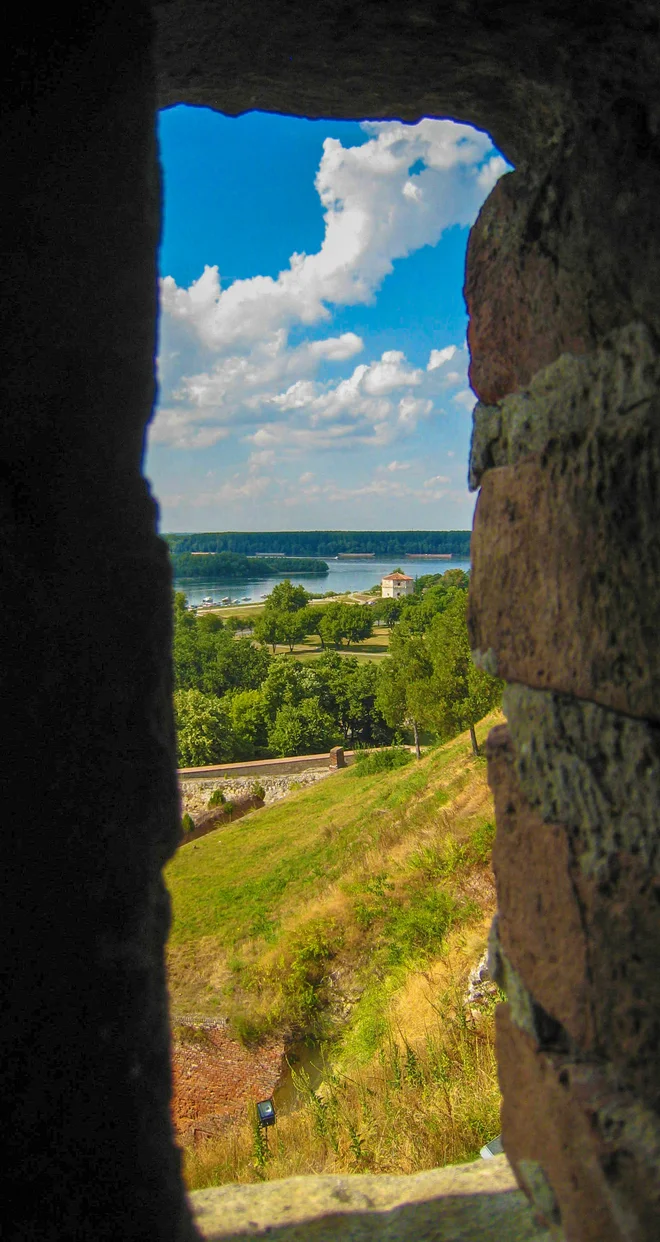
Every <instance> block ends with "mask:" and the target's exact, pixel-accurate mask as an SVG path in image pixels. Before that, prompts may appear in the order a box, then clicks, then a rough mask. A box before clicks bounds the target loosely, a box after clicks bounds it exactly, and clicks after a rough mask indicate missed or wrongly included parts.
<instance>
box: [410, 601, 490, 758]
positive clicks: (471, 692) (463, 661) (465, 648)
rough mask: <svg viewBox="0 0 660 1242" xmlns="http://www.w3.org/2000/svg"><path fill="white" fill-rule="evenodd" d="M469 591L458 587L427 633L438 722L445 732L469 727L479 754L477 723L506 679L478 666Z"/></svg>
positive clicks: (486, 711) (435, 713)
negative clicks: (469, 621) (471, 631)
mask: <svg viewBox="0 0 660 1242" xmlns="http://www.w3.org/2000/svg"><path fill="white" fill-rule="evenodd" d="M467 603H468V601H467V593H466V592H465V591H456V593H455V594H454V596H453V598H452V599H451V601H450V603H449V605H448V607H447V608H446V609H445V611H444V612H442V613H440V614H439V615H438V616H436V617H435V618H434V620H433V622H432V623H431V626H430V627H429V630H428V634H427V642H428V650H429V653H430V656H431V659H432V661H433V701H434V717H435V722H436V726H437V727H438V729H439V730H440V732H441V733H442V734H444V735H447V734H449V735H451V734H452V733H460V732H461V731H462V730H463V729H469V730H470V739H471V741H472V750H473V752H474V754H475V755H478V754H479V747H478V744H477V735H476V732H475V728H474V726H475V725H476V724H478V722H479V721H480V720H483V718H484V716H485V715H486V714H487V713H488V712H489V711H492V709H493V708H494V707H496V706H497V705H498V704H499V703H500V702H501V699H502V689H503V682H501V681H500V680H499V679H498V678H496V677H490V676H489V674H488V673H485V672H484V671H483V669H480V668H477V666H476V665H475V663H474V661H473V659H472V654H471V651H470V640H469V637H468V630H467V620H466V618H467Z"/></svg>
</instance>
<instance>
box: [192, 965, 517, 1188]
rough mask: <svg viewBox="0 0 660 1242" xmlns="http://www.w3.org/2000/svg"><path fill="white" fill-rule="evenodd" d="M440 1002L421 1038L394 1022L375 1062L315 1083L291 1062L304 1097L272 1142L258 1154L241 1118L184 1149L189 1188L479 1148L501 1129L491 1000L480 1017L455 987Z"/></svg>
mask: <svg viewBox="0 0 660 1242" xmlns="http://www.w3.org/2000/svg"><path fill="white" fill-rule="evenodd" d="M434 1007H435V1008H436V1009H437V1010H438V1011H440V1012H442V1013H443V1015H444V1016H443V1020H442V1022H440V1021H437V1020H434V1023H433V1025H432V1026H431V1027H430V1028H429V1030H428V1031H427V1033H426V1036H425V1038H424V1040H423V1041H421V1042H420V1043H419V1044H417V1045H413V1044H412V1043H411V1042H409V1041H406V1040H405V1039H402V1037H401V1035H400V1033H399V1032H397V1031H395V1030H393V1029H392V1028H391V1027H388V1029H387V1031H386V1034H385V1036H384V1038H383V1040H382V1042H381V1045H380V1047H379V1049H378V1052H377V1054H376V1055H375V1056H374V1057H373V1059H372V1060H371V1061H370V1063H369V1064H368V1065H367V1066H364V1067H363V1068H362V1069H361V1070H357V1071H354V1072H353V1073H351V1074H350V1076H349V1075H348V1074H342V1073H341V1072H338V1071H335V1072H332V1071H328V1074H327V1077H326V1081H325V1082H324V1083H323V1084H322V1086H321V1087H320V1088H318V1090H317V1091H313V1090H312V1088H311V1086H310V1083H309V1079H308V1077H307V1075H306V1074H305V1073H304V1072H302V1071H301V1072H297V1071H296V1070H293V1071H292V1077H293V1080H294V1084H295V1086H296V1089H297V1092H298V1097H299V1100H300V1104H299V1107H298V1108H297V1110H296V1111H294V1112H291V1113H289V1114H288V1115H285V1116H281V1117H280V1118H279V1120H278V1124H277V1132H278V1133H277V1143H276V1144H274V1145H273V1150H271V1151H269V1152H268V1153H267V1154H265V1153H263V1152H260V1153H258V1152H257V1146H256V1144H257V1138H256V1133H255V1131H254V1130H253V1129H252V1128H251V1125H250V1124H249V1123H248V1121H247V1120H246V1121H245V1123H242V1124H241V1123H236V1124H235V1125H234V1126H231V1127H228V1128H227V1130H226V1131H225V1132H224V1133H223V1134H222V1135H220V1136H218V1137H217V1138H213V1139H210V1140H208V1141H207V1142H206V1143H205V1144H204V1146H202V1147H196V1148H191V1149H189V1150H186V1151H185V1152H184V1163H185V1174H186V1181H187V1183H188V1186H189V1188H190V1189H195V1188H198V1187H201V1186H209V1185H220V1184H222V1183H224V1182H229V1181H237V1182H246V1181H255V1180H263V1179H268V1180H270V1179H272V1178H279V1177H287V1176H291V1175H292V1174H295V1173H355V1172H369V1173H393V1172H396V1173H414V1172H417V1171H419V1170H421V1169H427V1168H433V1167H436V1166H437V1165H444V1164H451V1163H456V1162H458V1161H462V1160H469V1159H471V1158H473V1157H474V1156H476V1155H477V1153H478V1151H479V1149H480V1147H481V1146H483V1144H484V1143H486V1142H488V1141H489V1140H490V1139H491V1138H493V1137H494V1136H495V1135H496V1134H497V1133H498V1131H499V1092H498V1087H497V1076H496V1069H495V1054H494V1047H493V1013H492V1007H487V1008H486V1010H485V1011H484V1014H483V1016H482V1017H480V1018H479V1020H474V1019H473V1018H471V1016H470V1014H469V1013H468V1012H467V1011H465V1010H464V1008H463V1006H462V1003H461V1001H460V1000H459V999H458V998H457V994H456V991H455V990H454V992H453V993H452V991H451V989H450V990H449V991H448V992H447V993H446V994H445V995H443V996H442V997H440V998H439V999H438V1004H437V1005H436V1006H434ZM261 1141H262V1142H264V1141H265V1140H263V1138H262V1140H261Z"/></svg>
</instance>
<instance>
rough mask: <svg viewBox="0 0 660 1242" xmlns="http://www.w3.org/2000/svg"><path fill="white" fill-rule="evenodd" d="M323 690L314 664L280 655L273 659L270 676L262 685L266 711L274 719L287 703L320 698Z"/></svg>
mask: <svg viewBox="0 0 660 1242" xmlns="http://www.w3.org/2000/svg"><path fill="white" fill-rule="evenodd" d="M320 690H321V684H320V681H319V677H318V675H317V673H316V671H315V669H314V667H313V666H311V665H307V664H302V663H301V662H300V661H299V660H290V659H289V657H288V656H285V655H279V656H275V659H274V660H271V662H270V667H269V669H268V676H267V677H266V678H265V679H264V681H263V682H262V685H261V693H262V694H263V697H264V703H265V705H266V712H267V714H268V717H269V719H270V720H274V719H275V717H276V715H277V713H278V711H279V710H280V708H281V707H283V706H284V705H285V704H293V705H294V706H297V705H298V704H299V703H302V701H303V699H306V698H318V697H319V694H320Z"/></svg>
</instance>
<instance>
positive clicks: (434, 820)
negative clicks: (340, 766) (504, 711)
mask: <svg viewBox="0 0 660 1242" xmlns="http://www.w3.org/2000/svg"><path fill="white" fill-rule="evenodd" d="M491 723H492V721H490V720H486V721H484V722H483V723H482V725H481V726H480V727H479V729H478V733H479V732H480V734H481V737H482V738H483V737H484V736H485V734H486V732H487V731H488V728H489V727H490V724H491ZM492 832H493V813H492V805H491V800H490V793H489V791H488V786H487V783H486V777H485V764H484V761H483V760H481V759H474V758H473V757H472V756H471V753H470V743H469V739H468V737H467V735H463V736H461V737H459V738H456V739H455V740H454V741H452V742H449V743H447V744H446V745H445V746H443V747H439V748H438V749H436V750H433V751H432V752H431V753H430V754H428V755H427V756H426V757H425V758H424V759H422V761H421V762H420V763H413V764H411V765H410V766H408V767H405V768H401V769H399V770H398V771H394V772H386V773H378V774H375V775H372V776H366V777H365V776H362V775H361V774H360V773H359V771H358V769H357V767H355V768H349V769H347V770H346V771H344V772H340V773H338V774H337V775H334V776H332V777H330V778H328V779H327V780H326V781H323V782H321V783H320V784H318V785H316V786H314V787H313V788H311V789H306V790H301V791H300V792H299V793H296V794H294V795H293V796H291V797H289V798H287V799H286V800H285V801H283V802H281V803H278V804H276V805H274V806H271V807H269V808H267V809H266V810H262V811H257V812H255V813H253V814H252V815H250V816H247V817H246V818H244V819H242V820H241V821H240V822H239V823H237V824H235V825H231V826H229V827H227V828H223V829H221V830H219V831H218V832H215V833H211V834H210V835H209V836H207V837H204V838H202V839H200V840H199V841H197V842H195V843H194V844H191V845H186V846H184V847H182V848H181V849H180V850H179V851H178V853H177V855H176V856H175V858H174V859H173V860H172V861H171V863H170V864H169V866H168V868H167V872H166V879H167V883H168V886H169V889H170V892H171V895H172V902H173V912H174V919H173V927H172V933H171V936H170V944H169V978H170V993H171V997H172V1007H173V1010H174V1012H175V1014H180V1015H187V1014H191V1013H192V1014H196V1015H200V1016H208V1017H212V1016H219V1015H227V1014H228V1015H229V1016H230V1018H231V1020H232V1023H233V1024H234V1027H235V1029H236V1030H237V1031H238V1032H239V1033H240V1034H242V1035H243V1036H244V1037H245V1038H250V1037H256V1036H258V1035H259V1034H260V1033H265V1032H266V1031H272V1030H282V1029H284V1030H285V1031H286V1032H287V1033H290V1034H307V1033H310V1032H311V1033H314V1034H317V1035H319V1034H325V1033H327V1032H328V1031H329V1030H330V1029H334V1027H335V1025H336V1017H337V1011H338V1009H339V1010H341V1007H342V1005H345V1003H346V998H347V997H348V999H349V1001H350V994H352V993H354V992H359V993H360V995H361V998H362V999H361V1000H360V1004H359V1006H358V1008H361V1009H364V1010H365V1011H366V1009H367V1008H368V1004H369V997H370V996H371V995H372V992H373V989H374V986H375V985H374V980H375V979H377V980H378V986H377V989H376V990H377V991H378V992H379V994H380V992H381V991H382V989H383V987H388V986H390V983H391V982H392V981H395V980H398V979H399V977H400V976H401V974H402V972H403V973H404V974H405V973H406V972H407V971H408V970H409V969H410V967H411V966H412V965H413V964H422V963H423V962H426V961H428V960H429V959H430V958H431V957H433V956H434V955H435V954H437V952H438V951H439V949H440V947H441V945H442V942H443V938H444V937H445V935H446V933H447V931H448V930H449V929H450V928H452V927H454V928H455V927H458V926H465V927H467V926H470V925H472V924H474V923H475V922H479V921H480V920H482V919H483V916H484V912H485V911H487V910H488V909H490V906H491V905H492V902H493V896H492V881H491V877H490V870H489V858H490V843H491V839H492ZM365 1021H366V1020H365ZM367 1025H368V1024H367Z"/></svg>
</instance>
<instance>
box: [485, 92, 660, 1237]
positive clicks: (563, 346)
mask: <svg viewBox="0 0 660 1242" xmlns="http://www.w3.org/2000/svg"><path fill="white" fill-rule="evenodd" d="M631 122H632V123H631ZM603 129H605V130H606V131H607V132H608V133H609V134H610V135H611V136H612V137H615V138H616V141H615V143H614V147H613V150H612V151H611V165H610V166H609V167H607V168H606V167H605V163H604V161H603V159H602V158H601V159H600V160H597V159H596V158H595V153H594V158H591V159H589V158H587V159H586V161H585V151H586V152H589V150H590V144H593V142H594V139H596V141H597V140H598V133H599V132H600V133H601V134H602V133H603ZM626 130H627V133H626ZM647 132H648V131H647V127H646V122H644V121H643V120H642V118H641V116H640V114H636V115H635V120H634V121H632V114H629V115H628V119H627V120H626V119H625V110H620V111H619V114H618V116H617V118H616V120H615V119H614V118H612V117H610V118H609V119H607V118H601V119H600V121H599V124H598V126H597V125H596V124H595V123H594V125H593V129H591V130H590V132H587V133H586V134H585V133H584V132H582V134H581V138H582V141H581V142H580V143H578V144H576V145H575V146H574V149H573V151H570V150H568V151H565V152H561V153H560V154H559V156H558V157H556V158H555V159H554V160H553V161H552V164H551V165H550V167H549V168H548V169H547V171H546V173H545V177H544V180H543V182H540V181H539V178H538V176H536V175H534V174H533V173H532V174H528V175H526V176H524V177H522V176H521V175H520V173H514V174H511V175H509V176H507V177H505V178H503V180H502V181H501V182H500V183H499V185H498V186H497V188H496V189H495V191H494V192H493V194H491V196H490V198H489V200H488V201H487V203H486V204H485V205H484V208H483V209H482V212H481V215H480V217H479V220H478V221H477V224H476V225H475V227H474V229H473V231H472V235H471V240H470V248H469V255H468V268H467V274H466V295H467V298H468V304H469V308H470V315H471V321H470V344H471V351H472V364H471V375H472V383H473V385H474V387H475V389H476V391H477V393H478V394H479V397H480V402H479V403H478V405H477V407H476V409H475V413H474V431H473V439H472V450H471V460H470V483H471V486H472V487H473V488H474V489H477V488H480V491H479V497H478V502H477V509H476V515H475V525H474V538H473V550H472V551H473V573H472V584H471V608H470V620H469V624H470V632H471V638H472V646H473V648H474V654H475V658H476V659H477V661H478V662H480V663H481V664H482V665H483V666H484V667H486V668H488V669H490V670H491V671H492V672H497V673H498V674H499V675H500V676H501V677H504V678H505V679H506V681H507V682H508V683H509V686H508V689H507V691H506V693H505V698H504V707H505V713H506V716H507V719H508V728H506V727H500V728H498V729H496V730H494V732H493V733H492V734H491V737H490V740H489V770H490V780H491V785H492V788H493V792H494V795H495V803H496V814H497V841H496V846H495V854H494V865H495V872H496V879H497V889H498V908H499V913H498V917H497V919H496V924H495V927H494V929H493V935H492V938H491V940H492V943H491V959H492V960H491V968H492V969H493V970H494V973H495V976H496V978H497V980H498V982H499V983H500V984H501V986H502V987H503V988H504V990H505V991H506V992H507V995H508V998H509V999H508V1004H507V1005H506V1006H505V1007H503V1008H502V1009H501V1010H500V1012H499V1014H498V1064H499V1073H500V1081H501V1085H502V1090H503V1096H504V1106H503V1121H502V1124H503V1135H504V1144H505V1149H506V1151H507V1154H508V1155H509V1158H510V1159H511V1160H512V1161H513V1163H514V1167H515V1169H516V1172H517V1175H518V1177H519V1180H520V1183H521V1185H522V1186H523V1187H524V1188H525V1189H526V1190H527V1192H528V1194H529V1195H530V1196H531V1198H532V1199H533V1201H534V1203H535V1205H536V1207H537V1209H538V1210H539V1211H540V1212H541V1213H542V1215H543V1217H544V1218H545V1219H546V1221H547V1222H548V1224H549V1225H551V1226H552V1227H553V1228H554V1229H555V1230H556V1232H557V1236H562V1235H565V1236H566V1237H567V1238H569V1239H579V1240H580V1242H587V1240H589V1242H600V1240H602V1239H605V1238H607V1239H608V1240H609V1239H612V1240H614V1239H617V1240H620V1242H623V1239H629V1238H630V1239H646V1238H651V1237H653V1236H656V1235H657V1234H658V1231H659V1230H660V1172H659V1168H658V1159H659V1156H660V1090H659V1088H658V1078H657V1072H656V1066H655V1053H654V1049H657V1047H658V1044H659V1042H660V987H659V986H658V979H659V978H660V973H659V967H660V949H659V945H660V858H659V856H658V844H659V843H658V806H659V805H660V693H659V692H660V642H659V638H660V627H659V626H658V605H657V592H658V583H659V582H660V523H659V519H660V507H659V493H658V479H659V475H660V431H659V427H660V420H659V418H658V414H659V413H660V409H659V406H660V396H659V380H660V356H659V355H658V346H657V340H658V336H657V332H658V302H657V297H658V282H657V275H658V259H657V252H656V249H655V246H656V241H655V240H651V238H650V235H651V233H653V232H654V230H653V228H652V226H651V220H650V217H651V213H652V212H653V211H654V210H655V204H656V203H657V195H658V192H659V191H660V184H659V183H658V160H657V155H658V151H657V148H656V147H655V146H654V144H653V143H652V142H651V139H650V138H648V139H647V138H646V137H645V135H646V133H647ZM635 143H636V144H637V148H638V151H639V153H640V155H641V152H642V150H644V151H645V152H646V153H647V155H646V156H645V157H644V158H643V159H640V161H639V164H638V165H637V166H635V163H634V161H632V160H631V158H630V152H631V149H632V146H631V144H635ZM578 149H579V151H580V155H579V157H578V155H577V151H578ZM591 151H592V153H593V145H591ZM652 151H653V157H651V152H652ZM579 161H585V162H584V164H583V166H582V167H581V166H580V164H579ZM617 170H618V171H617ZM624 170H625V175H624ZM647 178H648V179H647ZM587 195H590V196H591V202H592V204H593V207H594V208H595V206H596V204H597V207H598V210H597V212H592V213H591V218H590V213H589V212H588V211H587V209H586V201H587ZM580 203H581V204H582V209H581V210H579V211H576V209H575V208H576V205H577V204H580ZM634 221H638V222H640V223H639V233H638V236H637V237H636V236H635V225H634V224H633V223H632V222H634ZM642 221H644V222H645V223H643V224H642V223H641V222H642ZM560 222H561V223H562V225H563V227H562V228H560V227H559V226H560ZM640 236H643V237H644V238H648V239H649V244H648V251H647V257H648V263H647V266H646V269H645V270H642V268H641V267H640V264H639V260H638V259H636V257H635V255H636V251H637V246H638V241H639V237H640ZM615 284H616V288H615Z"/></svg>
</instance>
